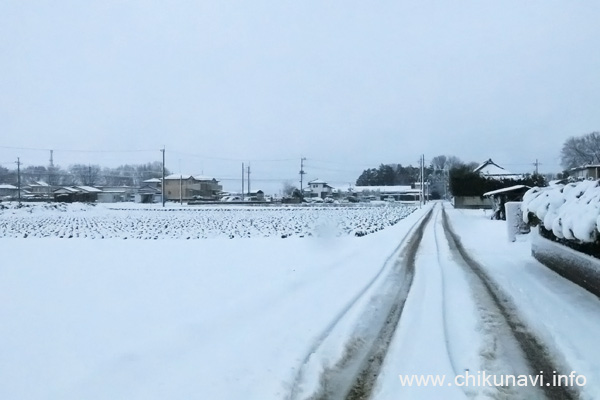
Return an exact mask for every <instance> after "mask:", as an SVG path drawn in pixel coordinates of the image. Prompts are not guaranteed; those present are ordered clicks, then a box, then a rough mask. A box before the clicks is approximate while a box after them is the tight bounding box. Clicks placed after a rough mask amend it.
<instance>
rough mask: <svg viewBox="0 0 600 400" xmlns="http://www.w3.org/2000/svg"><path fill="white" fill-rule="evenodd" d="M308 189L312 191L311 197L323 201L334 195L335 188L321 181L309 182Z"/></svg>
mask: <svg viewBox="0 0 600 400" xmlns="http://www.w3.org/2000/svg"><path fill="white" fill-rule="evenodd" d="M308 189H310V196H311V197H320V198H322V199H324V198H325V197H327V196H331V194H332V193H333V187H332V186H330V185H329V184H327V182H325V181H322V180H319V179H315V180H313V181H310V182H308Z"/></svg>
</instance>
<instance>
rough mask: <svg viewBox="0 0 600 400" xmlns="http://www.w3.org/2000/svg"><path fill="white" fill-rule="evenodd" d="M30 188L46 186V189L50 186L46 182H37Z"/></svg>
mask: <svg viewBox="0 0 600 400" xmlns="http://www.w3.org/2000/svg"><path fill="white" fill-rule="evenodd" d="M29 186H31V187H33V186H44V187H48V186H50V185H48V184H47V183H46V182H44V181H37V182H33V183H30V184H29Z"/></svg>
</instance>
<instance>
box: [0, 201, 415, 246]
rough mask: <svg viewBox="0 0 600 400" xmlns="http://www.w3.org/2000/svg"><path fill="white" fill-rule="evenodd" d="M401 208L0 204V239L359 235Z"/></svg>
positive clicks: (395, 216)
mask: <svg viewBox="0 0 600 400" xmlns="http://www.w3.org/2000/svg"><path fill="white" fill-rule="evenodd" d="M414 209H415V207H414V206H405V205H393V206H392V205H385V206H383V205H377V206H364V205H360V206H352V207H234V208H232V207H229V208H227V207H181V206H177V207H167V208H159V207H156V206H155V205H150V206H148V207H142V206H138V207H135V206H134V205H131V204H127V205H125V206H122V205H115V204H110V205H107V204H98V205H87V204H63V203H48V204H34V203H24V204H23V206H22V207H20V208H19V207H17V205H16V203H8V204H6V203H5V204H0V237H5V238H28V237H56V238H91V239H108V238H120V239H207V238H217V237H228V238H232V239H233V238H250V237H281V238H287V237H292V236H298V237H305V236H333V237H336V236H347V235H350V236H364V235H368V234H370V233H374V232H377V231H380V230H382V229H384V228H386V227H388V226H391V225H394V224H396V223H397V222H398V221H400V220H401V219H403V218H405V217H406V216H407V215H409V214H410V213H411V212H413V211H414Z"/></svg>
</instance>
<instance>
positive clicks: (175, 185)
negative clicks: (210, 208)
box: [164, 174, 223, 201]
mask: <svg viewBox="0 0 600 400" xmlns="http://www.w3.org/2000/svg"><path fill="white" fill-rule="evenodd" d="M164 185H165V189H164V190H165V200H175V201H177V200H180V199H181V200H185V201H189V200H194V199H198V198H202V199H210V200H218V198H219V194H220V193H221V191H222V190H223V186H221V185H219V181H217V180H216V179H215V178H212V177H208V176H203V175H183V174H173V175H169V176H166V177H165V181H164Z"/></svg>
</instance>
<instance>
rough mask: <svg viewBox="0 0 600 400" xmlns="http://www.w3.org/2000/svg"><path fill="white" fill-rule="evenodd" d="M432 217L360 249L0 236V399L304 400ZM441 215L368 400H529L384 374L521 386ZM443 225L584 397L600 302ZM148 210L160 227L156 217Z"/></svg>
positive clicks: (265, 241)
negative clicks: (572, 375)
mask: <svg viewBox="0 0 600 400" xmlns="http://www.w3.org/2000/svg"><path fill="white" fill-rule="evenodd" d="M392 208H393V207H392ZM430 208H431V205H429V206H427V207H423V208H422V209H417V210H415V211H414V212H413V213H410V214H409V213H406V214H404V215H403V217H402V218H399V219H397V220H395V224H393V225H392V224H391V223H387V222H386V223H385V227H384V228H385V229H380V230H376V231H374V232H373V233H370V234H368V235H366V236H362V237H359V236H355V235H353V234H352V232H356V231H352V230H349V231H347V232H346V231H343V230H339V229H337V228H336V229H334V228H332V227H333V226H335V227H338V226H340V225H339V224H338V223H337V222H336V223H331V222H326V223H325V224H324V225H320V224H318V223H317V224H313V225H311V226H310V228H306V230H305V231H302V232H309V231H310V229H313V231H315V230H316V231H319V230H320V233H319V234H316V235H313V236H309V235H299V234H295V235H292V236H291V237H287V238H286V239H282V238H281V235H270V236H269V237H263V235H261V234H254V235H250V236H251V237H250V238H244V237H241V236H243V235H240V236H236V237H235V238H234V239H229V238H228V237H227V236H224V235H214V236H211V237H212V239H207V240H181V239H177V238H183V239H185V235H182V236H176V235H165V236H164V240H158V241H155V240H141V239H135V238H134V237H133V236H131V237H129V239H133V240H123V239H122V238H121V236H115V237H114V238H106V239H104V240H90V239H89V236H88V239H81V238H79V239H78V238H77V237H76V236H74V237H73V239H71V240H65V239H64V238H63V239H61V238H59V237H58V236H57V235H50V237H46V238H37V237H34V236H35V235H28V237H27V238H26V239H23V238H22V236H21V237H17V238H6V237H5V238H2V239H0V249H1V250H2V254H3V256H2V263H1V264H0V321H2V323H0V342H1V343H2V346H0V399H61V400H62V399H165V398H168V399H209V398H211V399H257V400H258V399H260V400H269V399H288V398H289V397H290V393H292V392H294V393H295V394H296V395H295V396H293V397H294V398H306V397H307V396H309V395H310V394H311V393H312V392H313V391H314V390H315V388H316V385H318V383H319V382H318V378H319V374H320V373H322V372H323V371H324V370H325V369H326V368H328V367H329V366H331V365H332V364H335V363H336V362H337V361H339V358H340V356H343V354H344V350H345V348H346V346H347V344H348V343H350V342H351V341H352V337H353V335H354V334H356V333H357V331H359V332H360V331H365V330H368V329H369V326H368V325H369V324H368V323H367V322H366V321H368V318H367V320H365V319H364V318H365V315H367V316H368V315H369V314H373V315H375V314H376V313H377V302H376V301H375V300H377V296H378V294H381V292H380V290H381V289H382V288H385V284H386V283H387V284H388V285H389V282H388V279H387V277H388V276H389V277H394V276H395V275H394V274H393V270H391V269H390V262H393V261H394V260H395V258H396V257H398V256H400V255H399V254H398V252H399V251H401V249H402V248H401V247H399V244H400V243H401V242H402V240H403V238H405V237H407V235H408V234H409V232H412V231H413V230H414V227H415V225H416V224H417V222H418V221H419V220H420V218H422V217H423V216H424V215H425V213H426V212H427V211H428V210H429V209H430ZM302 210H303V209H302ZM440 210H441V207H440V205H438V206H437V207H436V208H435V209H434V210H433V213H434V214H433V217H432V219H431V222H429V224H428V225H427V226H426V228H425V231H424V233H423V239H422V243H421V246H420V248H419V251H418V253H417V255H416V259H415V276H414V281H413V285H412V288H411V291H410V292H409V295H408V298H407V300H406V303H405V306H404V310H403V312H402V317H401V319H400V324H399V325H398V328H397V330H396V332H395V333H394V336H393V340H392V342H391V345H390V347H389V351H388V354H387V356H386V358H385V360H384V363H383V369H382V371H381V373H380V375H379V378H378V380H377V382H376V386H375V389H374V398H375V399H398V398H408V399H433V398H448V399H463V398H518V396H515V393H517V394H518V395H520V396H525V397H521V398H536V397H537V396H538V395H540V392H539V390H537V388H529V389H527V390H525V391H518V392H514V391H513V389H512V388H504V389H502V388H500V389H497V388H496V389H492V388H489V387H487V388H481V387H480V388H477V387H468V388H459V387H456V386H448V387H443V388H432V387H429V388H424V387H406V386H402V385H401V384H400V381H399V378H398V375H399V374H428V375H433V374H445V375H447V376H448V377H449V378H453V377H454V376H455V375H457V374H462V373H464V372H465V371H466V370H469V371H471V372H473V373H475V371H478V370H485V371H488V372H489V373H497V374H500V373H502V374H510V373H515V374H519V373H522V374H524V373H527V372H524V371H523V363H524V361H523V356H522V354H520V353H519V349H517V348H516V347H517V345H516V344H515V343H513V342H512V341H511V339H510V338H509V336H510V335H508V334H507V333H506V330H507V329H509V328H508V327H507V326H506V324H505V323H504V325H503V323H502V321H498V320H497V313H494V312H493V310H492V308H493V305H491V303H490V299H489V298H487V297H486V296H485V294H484V290H482V289H480V288H478V286H477V285H478V284H477V282H476V279H474V277H473V276H472V274H469V273H467V272H465V269H464V268H463V267H462V266H461V265H460V263H458V262H457V261H456V259H455V256H454V255H453V254H454V253H453V250H452V249H451V246H450V244H449V243H448V241H447V240H446V237H445V235H444V233H443V228H442V225H441V212H440ZM7 211H8V210H4V213H3V214H2V217H1V218H2V219H3V220H4V221H6V220H10V221H14V220H18V221H21V222H19V223H26V224H27V223H28V222H27V221H30V220H34V219H36V218H37V220H39V219H40V217H41V218H42V219H43V218H45V217H44V215H45V216H48V212H47V211H43V210H38V211H39V214H40V215H38V216H37V217H35V218H34V217H32V216H31V215H34V214H36V213H37V212H38V211H32V212H31V213H29V212H28V211H24V212H23V211H22V209H20V210H18V211H15V214H9V213H8V214H7ZM233 211H235V210H233ZM255 211H256V210H255ZM306 211H308V212H315V213H320V212H322V211H319V209H313V210H306ZM446 211H447V213H448V216H449V219H450V222H451V224H452V226H453V228H454V229H455V231H456V232H457V234H458V235H459V236H460V237H461V241H462V243H463V244H464V246H465V247H466V248H467V250H468V251H470V252H471V254H472V255H473V257H474V258H475V259H476V260H477V261H479V262H480V263H481V264H482V265H483V266H484V267H485V269H486V272H487V273H488V274H489V276H490V277H491V278H492V279H493V280H494V281H495V282H497V283H498V285H499V286H500V287H501V289H502V290H503V291H504V292H505V293H506V294H507V295H508V297H510V298H511V299H512V301H513V302H514V304H515V306H516V309H517V311H518V313H519V315H520V316H521V318H522V320H523V321H524V322H525V323H526V324H527V325H528V326H529V328H530V329H532V330H533V331H534V332H535V333H536V334H537V335H538V336H539V337H540V338H541V339H543V341H544V342H545V343H546V345H547V346H548V347H549V349H550V350H551V351H552V353H553V354H556V355H558V360H557V361H558V362H557V365H558V366H559V367H561V372H564V371H567V373H568V372H570V371H571V370H575V371H577V373H578V374H583V375H585V376H586V378H587V385H586V386H585V387H584V388H583V392H582V393H583V395H584V396H583V398H587V399H596V398H600V361H598V360H600V347H599V346H597V338H598V337H599V334H600V318H598V317H599V316H600V301H599V300H598V298H596V297H595V296H592V295H590V294H589V293H588V292H586V291H584V290H583V289H581V288H579V287H577V286H576V285H574V284H572V283H570V282H568V281H565V280H564V279H563V278H561V277H559V276H558V275H556V274H555V273H553V272H552V271H550V270H548V269H547V268H546V267H544V266H542V265H541V264H539V263H538V262H537V261H536V260H535V259H533V258H532V257H531V255H530V247H529V246H530V244H529V238H528V236H520V237H519V239H518V240H517V241H516V242H513V243H511V242H509V241H508V239H507V234H506V228H505V225H504V222H502V221H492V220H489V215H487V216H486V215H485V213H484V212H483V211H481V210H474V211H467V210H462V211H461V210H454V209H452V208H451V207H450V206H448V205H446ZM11 212H12V211H11ZM111 212H123V213H124V215H134V216H135V215H138V214H137V213H138V212H139V210H129V211H124V210H121V211H111V210H107V209H102V207H100V208H98V207H95V208H93V210H89V209H87V208H85V209H84V210H80V211H76V210H65V211H56V213H62V214H65V215H70V216H71V217H73V216H77V215H79V214H84V215H90V216H92V215H94V213H97V214H98V215H96V216H94V217H93V218H96V219H100V220H102V215H106V213H109V214H110V213H111ZM152 212H154V213H157V215H159V216H158V217H152V218H162V216H160V215H162V213H163V212H162V211H161V212H159V211H158V210H157V211H152ZM203 212H210V213H213V212H217V211H216V210H212V211H197V210H194V211H187V210H186V209H185V208H182V209H181V210H179V211H173V212H172V213H169V215H172V216H173V218H175V219H176V221H179V219H177V218H180V220H181V221H185V220H186V219H187V220H189V219H190V218H192V219H193V218H195V217H194V215H201V214H202V213H203ZM237 212H242V211H241V210H238V211H237ZM256 212H259V213H260V212H262V211H256ZM265 212H267V211H265ZM269 212H273V211H269ZM281 212H289V213H291V214H288V215H303V214H301V213H300V214H293V213H295V212H300V211H281ZM302 212H304V211H302ZM323 212H325V211H323ZM343 212H344V213H346V212H347V211H343ZM370 212H375V211H373V210H371V211H369V209H362V210H360V212H359V213H357V214H352V213H350V214H318V215H320V217H319V218H318V219H317V220H326V221H331V220H332V218H333V217H331V216H332V215H337V217H336V218H337V219H335V218H333V219H334V220H336V221H339V220H344V219H345V220H349V221H352V220H354V219H357V220H360V218H359V216H360V215H362V216H364V217H365V218H366V216H367V215H370V214H369V213H370ZM378 212H381V210H380V211H378ZM23 213H27V214H29V216H27V215H23ZM54 213H55V212H54V211H52V212H50V214H54ZM78 213H79V214H78ZM194 213H195V214H194ZM361 213H362V214H361ZM488 214H489V212H488ZM11 215H12V217H11ZM140 215H141V214H140ZM179 215H182V216H184V217H179ZM207 215H208V214H207ZM231 215H233V214H231ZM265 215H266V214H265ZM327 215H329V217H327ZM28 218H31V219H30V220H29V219H28ZM136 218H137V220H139V216H137V217H136ZM149 218H150V217H149ZM257 218H258V217H257ZM297 218H305V217H304V216H303V217H297ZM306 218H308V217H306ZM369 218H371V217H369ZM373 218H376V217H373ZM394 218H395V217H394ZM116 219H117V218H115V220H116ZM392 219H393V218H392ZM240 220H243V218H240ZM284 220H285V218H283V217H282V221H284ZM307 220H309V219H307ZM23 221H25V222H23ZM386 221H387V220H386ZM282 223H283V222H282ZM48 224H49V226H51V224H52V222H49V223H48ZM182 224H183V222H182ZM11 226H12V225H11ZM26 226H29V225H26ZM182 226H183V225H182ZM194 226H195V228H194V229H197V227H198V226H199V225H194ZM307 226H308V225H307ZM11 229H13V228H11ZM43 229H46V228H43ZM181 229H183V228H181ZM355 229H364V227H362V226H361V227H360V228H355ZM17 230H18V228H14V229H13V230H12V231H17ZM12 231H11V232H12ZM48 231H51V229H50V228H48ZM340 232H345V233H343V234H338V233H340ZM267 236H268V235H267ZM300 236H304V237H300ZM117 237H119V238H117ZM388 272H389V273H390V275H386V274H387V273H388ZM379 281H381V282H380V283H381V284H376V285H375V284H373V283H374V282H375V283H377V282H379ZM379 300H381V299H379ZM361 323H362V325H361ZM524 393H525V395H524Z"/></svg>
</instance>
